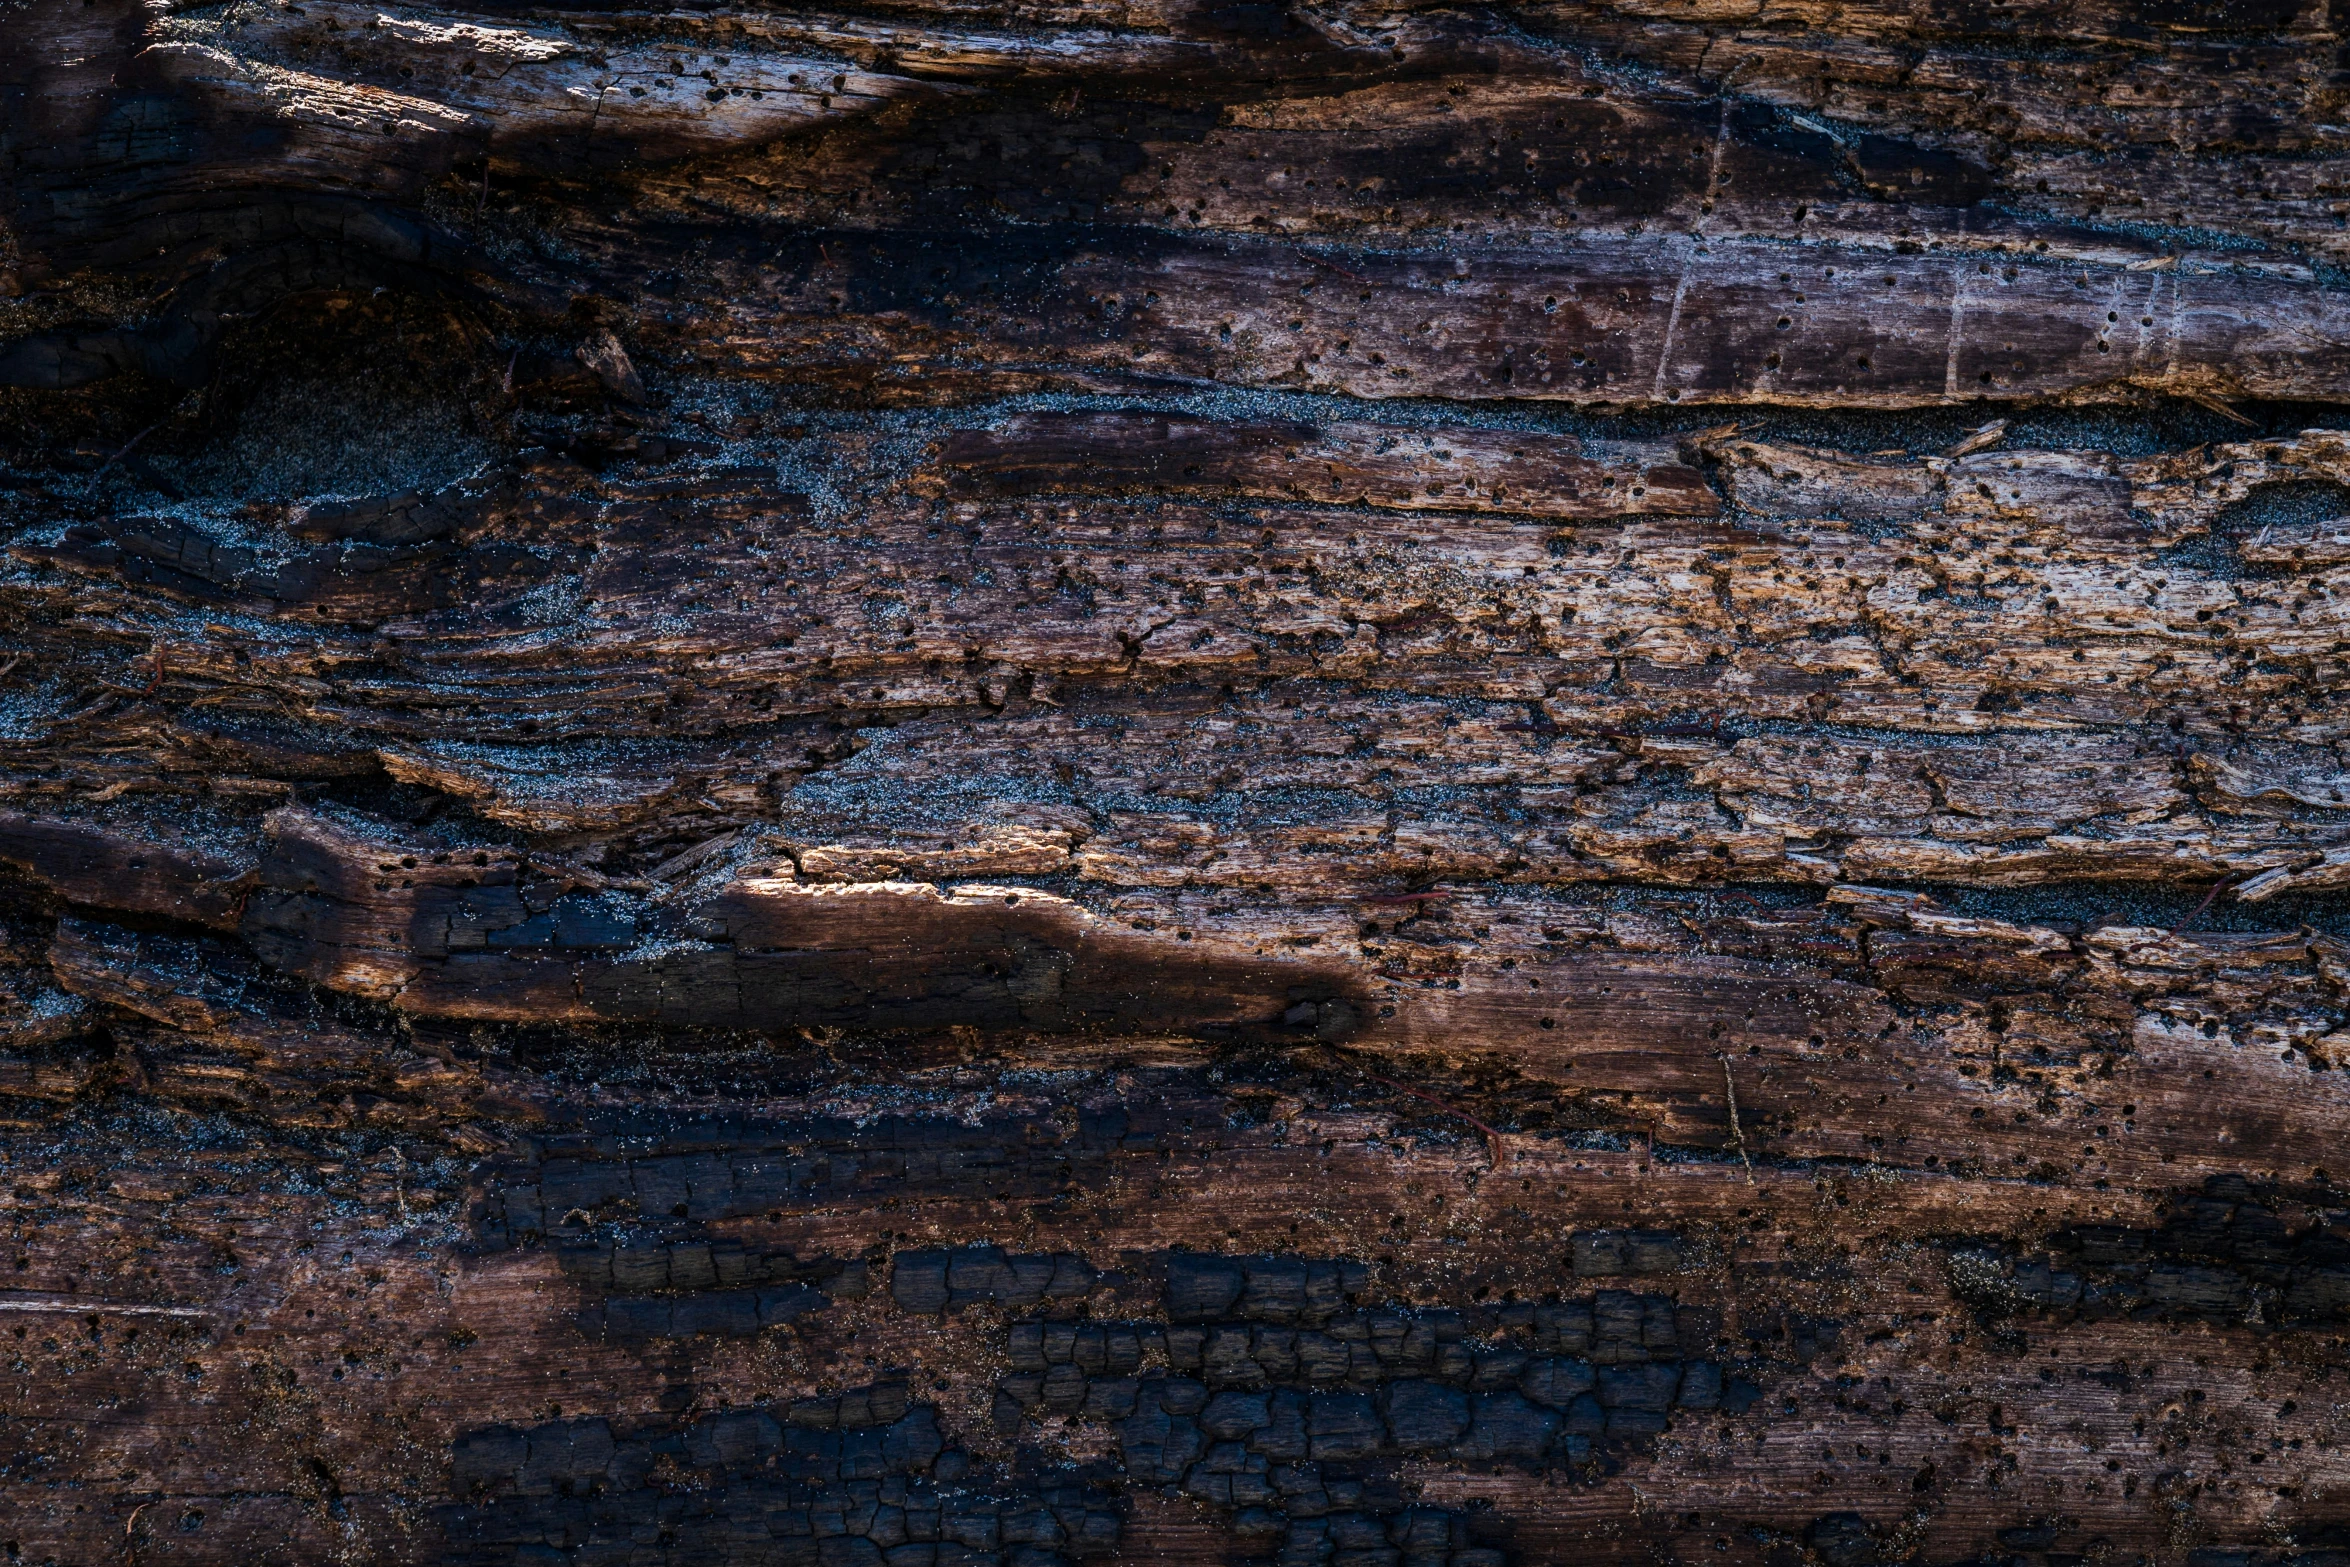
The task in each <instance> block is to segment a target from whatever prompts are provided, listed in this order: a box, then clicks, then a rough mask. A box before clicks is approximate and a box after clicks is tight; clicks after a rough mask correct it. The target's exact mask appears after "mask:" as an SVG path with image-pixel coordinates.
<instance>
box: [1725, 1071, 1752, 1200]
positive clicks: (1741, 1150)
mask: <svg viewBox="0 0 2350 1567" xmlns="http://www.w3.org/2000/svg"><path fill="white" fill-rule="evenodd" d="M1721 1061H1722V1087H1724V1088H1725V1089H1727V1090H1729V1094H1730V1138H1731V1141H1733V1142H1735V1143H1736V1144H1737V1145H1738V1162H1739V1163H1740V1164H1742V1165H1744V1166H1746V1184H1747V1185H1749V1186H1752V1185H1753V1184H1754V1161H1753V1160H1752V1159H1749V1158H1747V1157H1746V1128H1744V1127H1743V1126H1740V1125H1739V1124H1738V1081H1737V1079H1736V1078H1733V1077H1732V1076H1731V1075H1730V1057H1729V1054H1728V1053H1727V1052H1724V1053H1723V1055H1722V1058H1721Z"/></svg>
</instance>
